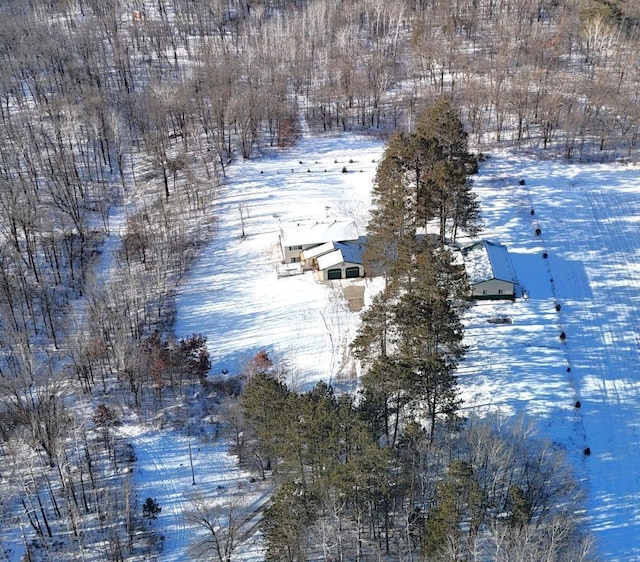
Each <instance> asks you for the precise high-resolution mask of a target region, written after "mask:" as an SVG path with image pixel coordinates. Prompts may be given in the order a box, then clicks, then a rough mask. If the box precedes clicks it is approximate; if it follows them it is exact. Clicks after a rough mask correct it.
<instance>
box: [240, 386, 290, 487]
mask: <svg viewBox="0 0 640 562" xmlns="http://www.w3.org/2000/svg"><path fill="white" fill-rule="evenodd" d="M288 397H289V390H288V389H287V387H286V386H285V385H284V384H282V383H281V382H279V381H278V380H276V379H275V378H273V377H271V376H269V375H266V374H264V373H258V374H257V375H255V376H254V377H252V378H251V379H250V380H249V381H248V382H247V384H246V385H245V387H244V389H243V391H242V394H241V396H240V407H241V408H242V413H243V415H244V419H245V420H246V422H247V424H248V426H249V427H250V428H251V430H250V432H251V434H252V436H253V447H254V455H253V458H254V461H255V464H256V467H257V468H258V470H259V471H260V473H261V475H262V477H263V478H264V476H265V471H266V470H270V469H272V468H275V467H274V466H272V464H275V462H276V460H277V458H278V456H279V453H280V452H281V449H282V446H283V443H284V439H283V438H282V435H283V432H284V431H285V430H286V427H287V425H288V424H287V423H286V422H285V421H284V415H285V404H286V401H287V399H288Z"/></svg>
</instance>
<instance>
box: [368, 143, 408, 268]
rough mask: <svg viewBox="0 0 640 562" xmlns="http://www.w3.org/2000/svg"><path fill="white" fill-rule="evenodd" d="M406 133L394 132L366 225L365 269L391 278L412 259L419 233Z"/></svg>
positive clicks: (374, 185) (375, 187) (376, 180)
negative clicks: (406, 154)
mask: <svg viewBox="0 0 640 562" xmlns="http://www.w3.org/2000/svg"><path fill="white" fill-rule="evenodd" d="M406 144H407V140H406V137H404V136H401V135H398V134H396V135H394V136H392V137H391V139H390V141H389V144H388V146H387V148H386V149H385V152H384V155H383V157H382V160H381V161H380V163H379V165H378V169H377V170H376V176H375V178H374V182H373V193H372V198H373V208H372V210H371V219H370V221H369V224H368V226H367V246H366V249H365V254H364V262H365V269H366V270H367V271H368V272H369V273H370V274H371V275H380V276H383V277H384V278H385V280H388V279H389V278H393V277H394V276H395V272H396V270H397V269H398V267H399V266H401V264H403V263H405V262H406V261H407V260H409V259H410V257H411V253H412V249H413V244H414V241H415V233H416V217H415V210H416V190H415V187H414V186H413V184H412V182H411V180H410V178H409V177H408V174H407V170H406V165H405V163H404V151H405V150H406Z"/></svg>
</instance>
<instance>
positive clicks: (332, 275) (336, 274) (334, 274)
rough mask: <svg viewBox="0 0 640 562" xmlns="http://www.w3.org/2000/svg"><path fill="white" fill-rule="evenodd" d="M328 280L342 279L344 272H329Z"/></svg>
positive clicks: (335, 270) (332, 270)
mask: <svg viewBox="0 0 640 562" xmlns="http://www.w3.org/2000/svg"><path fill="white" fill-rule="evenodd" d="M327 279H342V270H341V269H330V270H329V271H327Z"/></svg>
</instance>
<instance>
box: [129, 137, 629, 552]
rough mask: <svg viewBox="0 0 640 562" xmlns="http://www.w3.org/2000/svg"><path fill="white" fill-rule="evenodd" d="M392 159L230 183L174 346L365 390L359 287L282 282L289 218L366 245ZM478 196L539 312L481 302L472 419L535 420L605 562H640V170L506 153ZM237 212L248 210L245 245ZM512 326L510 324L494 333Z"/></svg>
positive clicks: (240, 172) (327, 163) (307, 143)
mask: <svg viewBox="0 0 640 562" xmlns="http://www.w3.org/2000/svg"><path fill="white" fill-rule="evenodd" d="M382 151H383V145H382V144H381V143H379V142H375V141H372V140H370V139H365V138H360V137H354V136H325V137H320V138H314V139H311V138H305V139H303V140H302V141H301V142H300V143H299V145H298V146H296V147H294V148H292V149H290V150H287V151H282V152H280V153H277V154H275V155H273V156H269V157H265V158H263V159H260V160H255V161H249V162H245V163H243V164H242V165H239V166H237V167H236V168H234V169H232V170H231V173H230V175H229V178H228V181H227V184H226V186H225V188H224V192H223V193H222V194H221V197H222V199H221V201H222V202H221V204H220V205H219V206H218V210H217V217H216V218H217V221H218V232H217V236H216V239H215V240H214V242H213V243H212V245H211V247H210V248H208V249H207V250H206V251H204V252H203V254H202V255H201V256H200V259H199V260H198V262H197V264H196V265H195V267H194V269H193V271H192V272H191V275H190V277H189V279H188V280H187V282H186V283H185V285H184V286H183V288H182V289H181V292H180V294H179V296H178V323H177V330H176V331H177V335H178V336H180V337H182V336H186V335H189V334H191V333H193V332H202V333H203V334H205V335H206V336H208V338H209V342H208V343H209V349H210V351H211V355H212V362H213V369H212V372H213V374H214V375H216V374H219V373H221V372H222V370H223V369H224V370H227V371H229V372H230V373H236V372H239V371H240V370H241V369H242V366H243V364H244V362H246V360H248V359H249V358H251V357H253V356H254V355H255V354H256V353H257V352H258V351H260V350H262V349H265V350H266V351H267V352H268V353H269V355H270V356H272V357H273V358H274V359H275V360H276V361H277V362H278V363H279V364H280V365H281V366H282V367H284V368H286V369H287V371H288V373H289V377H290V380H289V382H290V384H292V385H293V386H294V387H297V388H308V387H309V386H310V385H312V384H313V383H315V382H317V381H318V380H321V379H323V380H325V381H328V382H332V383H334V384H335V383H336V382H339V380H348V381H351V382H353V377H354V375H355V374H356V369H355V366H354V365H353V364H352V363H351V362H350V361H349V360H348V359H347V354H346V345H347V344H348V342H349V341H350V340H351V338H352V337H353V335H354V333H355V330H356V328H357V322H358V314H357V313H353V312H349V311H348V309H347V306H346V302H345V300H344V298H343V297H342V288H341V287H340V286H339V284H338V283H346V281H342V282H338V283H336V282H334V283H333V284H319V283H316V282H315V281H314V280H313V277H312V275H311V273H306V274H304V275H298V276H292V277H287V278H278V277H277V275H276V264H277V262H278V260H279V253H278V248H277V237H278V220H290V219H294V218H324V217H326V216H348V217H349V216H350V217H353V218H354V219H355V220H356V222H357V224H358V226H359V228H362V230H363V232H364V227H365V225H366V222H367V210H368V208H369V205H370V188H371V180H372V178H373V175H374V174H375V167H376V162H377V161H378V160H379V158H380V156H381V154H382ZM350 159H352V160H353V161H354V162H353V163H349V160H350ZM343 166H347V169H348V172H347V173H343V172H342V171H341V170H342V167H343ZM307 170H309V171H307ZM325 170H326V171H325ZM360 170H362V171H360ZM521 179H524V180H525V185H520V180H521ZM475 190H476V192H477V193H478V195H479V196H480V198H481V202H482V209H483V218H484V222H485V232H484V233H483V236H484V237H486V238H488V239H491V240H494V241H496V242H500V243H503V244H506V245H507V246H508V248H509V251H510V253H511V258H512V261H513V265H514V267H515V270H516V274H517V276H518V279H519V281H520V284H521V288H523V289H525V290H526V293H527V296H528V298H526V299H523V298H519V299H517V300H516V301H515V302H508V301H505V302H488V303H480V304H477V305H476V306H475V307H473V309H472V310H471V311H470V312H469V313H468V314H467V317H466V318H465V326H466V343H467V344H468V345H469V346H470V347H469V353H468V356H467V358H466V360H465V362H464V363H463V365H462V366H461V368H460V370H459V375H460V384H461V389H462V392H463V396H464V399H465V407H466V408H468V409H474V410H476V411H479V412H480V413H490V412H491V413H495V412H501V413H503V414H505V415H524V416H528V417H533V418H534V419H536V420H537V421H538V424H539V427H540V432H541V434H542V435H543V436H547V437H550V438H552V439H553V440H554V441H556V442H557V443H560V444H562V445H563V446H564V447H565V448H566V450H567V452H568V454H569V457H570V459H571V460H572V462H573V465H574V467H575V470H576V472H577V474H578V477H579V478H580V480H581V481H582V483H583V486H584V487H585V489H586V491H587V493H588V501H587V508H588V511H587V518H588V525H589V527H590V528H591V530H592V531H593V532H594V534H595V536H596V539H597V541H598V547H599V550H600V554H601V555H602V558H603V559H605V560H631V559H635V558H637V557H639V556H640V546H639V545H638V544H637V536H638V535H639V533H640V528H639V527H640V510H639V509H638V501H639V500H640V452H639V449H638V444H639V443H638V434H639V429H638V422H637V420H638V419H640V402H639V400H638V398H639V394H640V385H639V382H638V353H639V351H638V346H639V344H640V337H639V335H638V322H637V320H638V314H639V313H638V299H640V292H639V291H638V289H639V284H640V280H639V279H638V273H639V271H638V270H639V267H638V259H639V257H640V237H638V221H639V220H640V173H639V170H638V168H636V167H632V166H620V165H615V164H608V165H604V164H598V165H577V164H576V165H574V164H566V163H563V162H553V161H535V160H530V159H526V158H520V157H514V156H513V155H508V154H504V155H496V156H494V157H492V158H490V159H489V160H488V161H487V162H485V163H483V164H482V166H481V169H480V173H479V175H478V176H477V177H476V178H475ZM240 202H243V203H246V205H247V207H248V209H249V218H248V220H247V222H246V231H247V237H246V238H244V239H242V238H241V237H240V232H241V225H240V213H239V210H238V203H240ZM532 209H533V210H534V214H531V210H532ZM537 228H539V229H540V231H541V233H540V234H539V235H538V234H536V229H537ZM545 253H546V254H547V257H546V258H545V257H543V254H545ZM359 283H362V281H359ZM367 283H370V281H368V282H367ZM557 305H560V306H559V307H557ZM557 308H559V309H560V310H557ZM502 317H506V318H509V319H510V322H504V323H502V322H500V323H491V322H488V321H487V320H488V319H490V318H502ZM562 332H564V333H565V335H566V339H562V338H561V337H560V334H561V333H562ZM577 403H579V406H580V407H577ZM587 447H589V448H590V450H591V454H590V455H589V456H587V455H585V454H584V450H585V448H587ZM220 454H222V453H220ZM221 458H224V457H221ZM139 462H140V461H139ZM210 462H214V461H213V459H212V460H211V461H210ZM225 462H226V461H225ZM222 466H225V465H224V464H223V465H222ZM168 486H169V487H170V488H171V485H170V484H169V485H168ZM169 491H170V490H169ZM159 501H160V502H161V500H160V498H159ZM161 503H162V502H161ZM173 525H174V527H176V525H175V522H174V523H173ZM175 532H176V533H178V536H180V533H182V531H181V530H180V525H177V529H176V530H175ZM172 540H173V541H174V543H173V544H176V546H177V543H179V542H180V541H178V540H176V539H170V538H168V540H167V546H168V547H169V546H170V545H171V544H172V542H171V541H172ZM166 555H167V556H171V559H178V558H179V556H177V555H176V554H175V553H168V552H167V553H166ZM167 559H168V558H167Z"/></svg>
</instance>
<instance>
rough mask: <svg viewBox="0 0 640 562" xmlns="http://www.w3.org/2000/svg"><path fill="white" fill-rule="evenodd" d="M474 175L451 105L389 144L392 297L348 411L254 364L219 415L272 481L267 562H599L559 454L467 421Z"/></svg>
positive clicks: (373, 310)
mask: <svg viewBox="0 0 640 562" xmlns="http://www.w3.org/2000/svg"><path fill="white" fill-rule="evenodd" d="M473 169H474V166H473V157H472V155H471V154H470V153H469V152H468V149H467V139H466V134H465V133H464V131H463V130H462V128H461V123H460V120H459V116H458V114H457V113H456V112H455V110H454V109H453V108H452V107H451V105H450V103H449V101H448V100H447V99H445V98H442V99H439V100H438V101H437V102H435V103H434V104H433V106H431V107H430V108H429V109H427V110H426V111H425V112H424V114H422V115H421V116H420V119H419V121H418V126H417V128H416V132H415V133H411V134H410V135H406V136H397V137H394V138H392V139H391V140H390V142H389V143H388V145H387V149H386V150H385V153H384V155H383V157H382V160H381V161H380V164H379V167H378V173H377V175H376V179H375V186H374V194H375V197H374V201H375V207H374V210H373V212H372V218H371V221H370V223H369V227H368V231H367V238H368V240H369V241H370V242H371V245H369V246H368V247H367V260H368V262H369V267H370V268H373V269H374V270H376V271H378V272H379V273H381V274H383V275H384V276H385V281H386V283H385V287H384V289H383V291H382V292H381V293H379V294H378V295H376V296H375V297H374V299H373V302H372V303H371V305H370V306H369V307H368V308H367V309H366V310H365V312H364V313H363V314H362V322H361V327H360V329H359V331H358V334H357V336H356V338H355V340H354V342H353V343H352V346H351V347H352V351H353V353H354V354H355V355H356V357H357V358H359V359H360V361H361V363H362V366H363V375H362V379H361V387H360V390H359V393H358V395H357V396H352V395H349V394H341V395H339V396H338V395H336V394H334V392H333V390H332V388H331V387H329V386H327V385H326V384H325V383H322V382H321V383H318V384H317V385H316V386H315V388H313V389H312V390H311V391H308V392H303V393H299V392H294V391H292V390H290V389H289V388H288V387H287V386H286V385H285V384H284V383H283V382H282V381H281V380H280V379H279V377H278V376H277V374H275V373H273V370H272V365H271V363H270V362H269V361H268V360H266V358H265V357H262V358H260V360H256V361H255V363H256V364H257V365H258V366H260V367H261V368H260V369H258V370H257V372H256V370H255V369H252V370H251V371H250V372H253V373H254V374H253V376H250V377H249V378H248V380H247V381H246V383H245V385H244V388H243V390H242V393H241V394H240V397H239V404H237V405H236V407H235V408H234V409H233V414H231V411H229V412H227V416H226V419H227V423H228V428H229V429H230V430H232V433H231V435H232V437H233V442H234V449H233V450H234V452H235V453H236V454H237V455H238V457H239V459H240V461H241V462H242V463H243V464H245V465H246V466H250V467H252V468H253V469H254V470H255V471H256V472H257V473H258V474H260V476H261V477H262V478H265V477H266V475H267V474H269V475H272V476H273V478H274V479H275V480H276V481H277V482H278V489H277V491H276V492H275V493H274V495H273V497H272V501H271V504H270V506H269V507H268V508H267V509H266V510H265V512H264V522H263V527H262V529H263V533H264V537H265V541H266V547H267V548H266V556H265V559H266V560H268V561H273V562H298V561H300V562H301V561H306V560H336V561H337V560H340V561H346V560H356V561H360V560H362V561H364V560H370V559H381V560H434V561H436V560H443V561H444V560H447V561H452V560H497V561H498V560H504V561H506V560H534V559H535V560H537V559H545V560H554V561H561V560H566V561H577V560H590V559H592V555H593V553H592V542H591V539H590V538H589V537H588V536H587V535H585V534H584V533H583V531H582V530H581V526H580V518H579V512H580V509H581V495H582V493H581V491H580V489H579V487H578V485H577V483H576V482H575V480H574V478H573V476H572V474H571V471H570V470H569V468H568V463H567V460H566V459H565V458H564V454H563V451H562V450H561V449H560V448H559V447H557V446H554V445H553V444H551V443H549V442H545V441H543V440H538V439H536V438H535V436H534V435H533V434H532V433H531V429H530V428H528V427H526V426H525V425H524V424H523V423H521V422H520V423H519V422H516V421H513V420H512V421H510V422H508V423H499V422H498V421H497V420H494V423H491V420H490V421H486V420H485V421H481V420H477V419H469V420H465V419H462V417H461V409H460V407H461V403H460V399H459V397H458V392H457V381H456V376H455V370H456V367H457V365H458V363H459V361H461V360H462V358H463V355H464V347H463V343H462V335H463V334H462V325H461V314H462V311H463V310H464V308H465V306H467V305H466V303H467V300H466V296H467V282H466V280H465V277H464V272H463V271H462V269H461V268H460V266H456V265H455V263H454V260H453V256H452V253H451V250H449V249H448V247H447V246H446V245H445V244H444V242H445V241H446V240H447V237H446V234H447V233H449V232H451V229H450V225H451V224H457V219H458V217H460V216H464V217H468V219H469V220H468V221H462V222H460V223H459V224H458V226H459V227H460V228H461V229H463V230H465V231H467V232H468V231H470V232H472V233H473V232H475V230H476V229H477V227H478V224H477V222H478V216H477V203H476V201H475V200H474V198H473V197H472V196H471V194H470V182H469V180H468V179H467V173H468V172H469V171H473ZM444 176H446V178H447V179H446V183H447V185H448V186H449V187H448V189H446V190H443V189H442V186H441V183H440V182H441V181H444V179H445V178H444ZM445 191H446V192H447V198H446V203H445V199H443V193H444V192H445ZM426 201H429V202H434V204H427V203H426ZM428 223H433V225H434V227H435V229H434V230H435V232H436V233H437V235H436V236H430V234H429V231H428V229H426V228H425V225H426V224H428ZM256 359H259V358H256ZM238 406H239V407H238Z"/></svg>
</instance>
